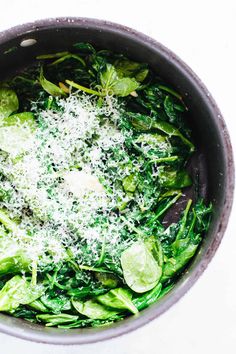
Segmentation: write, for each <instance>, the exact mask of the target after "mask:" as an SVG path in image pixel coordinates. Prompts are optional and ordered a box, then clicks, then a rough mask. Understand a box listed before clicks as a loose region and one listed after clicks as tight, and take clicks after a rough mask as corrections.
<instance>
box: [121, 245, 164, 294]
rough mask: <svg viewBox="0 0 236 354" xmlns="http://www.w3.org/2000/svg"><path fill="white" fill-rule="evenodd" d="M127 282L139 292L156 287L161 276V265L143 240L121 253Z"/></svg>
mask: <svg viewBox="0 0 236 354" xmlns="http://www.w3.org/2000/svg"><path fill="white" fill-rule="evenodd" d="M121 266H122V269H123V274H124V279H125V282H126V284H127V285H128V286H129V287H130V289H132V290H133V291H135V292H137V293H143V292H146V291H148V290H151V289H152V288H154V287H155V286H156V285H157V284H158V282H159V280H160V277H161V273H162V270H161V267H160V266H159V265H158V263H157V262H156V260H155V259H154V257H153V255H152V253H151V252H150V251H149V250H148V247H147V246H146V245H145V243H144V242H143V241H137V242H135V243H133V244H132V245H131V246H130V247H129V248H127V249H126V250H125V251H124V252H123V253H122V254H121Z"/></svg>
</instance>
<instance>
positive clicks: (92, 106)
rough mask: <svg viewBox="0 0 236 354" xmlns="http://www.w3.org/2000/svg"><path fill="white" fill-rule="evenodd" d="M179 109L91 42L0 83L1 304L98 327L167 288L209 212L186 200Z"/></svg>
mask: <svg viewBox="0 0 236 354" xmlns="http://www.w3.org/2000/svg"><path fill="white" fill-rule="evenodd" d="M157 70H158V68H157ZM187 118H188V119H189V118H191V117H190V116H189V112H188V108H187V107H186V105H185V103H184V101H183V99H182V96H181V95H180V93H179V92H177V91H175V89H174V88H172V87H171V86H170V85H168V84H167V83H165V82H163V80H162V79H161V78H159V77H158V76H157V75H156V74H155V73H154V72H153V71H152V69H151V68H150V67H149V66H148V65H147V64H145V63H140V62H136V61H133V60H130V59H129V58H126V57H125V56H124V55H122V54H120V53H114V52H111V51H109V50H96V49H95V48H94V47H93V46H92V45H91V44H89V43H80V42H79V43H75V44H74V45H73V47H72V48H68V50H67V51H63V52H56V53H43V54H41V55H39V56H38V57H37V58H36V64H34V65H33V66H32V67H30V68H28V69H27V70H25V71H22V72H21V73H18V75H17V76H15V77H14V78H12V79H10V80H8V81H6V82H3V83H2V84H1V85H0V311H3V312H7V313H9V314H11V315H12V316H15V317H19V318H24V319H26V320H28V321H32V322H35V323H41V324H42V323H43V324H45V326H49V327H50V326H57V327H59V328H83V327H99V326H106V325H109V324H110V323H113V322H116V321H120V320H122V319H123V318H125V317H127V316H130V315H132V314H133V315H137V314H138V312H139V311H142V310H143V309H145V308H147V307H148V306H150V305H152V304H154V303H155V302H157V301H159V300H160V299H161V298H162V297H164V296H165V295H166V294H167V293H168V292H169V291H171V289H172V288H173V287H174V286H175V283H176V281H177V280H178V277H179V276H181V273H182V272H183V271H184V270H185V268H186V267H187V266H188V264H189V261H190V260H191V259H192V258H193V257H194V255H195V254H196V252H197V250H198V248H199V245H200V243H201V240H202V238H203V237H204V236H205V235H206V233H207V231H208V228H209V224H210V220H211V213H212V205H211V203H209V205H207V204H206V202H205V201H204V200H203V198H202V196H201V195H198V194H197V193H195V195H194V196H193V197H192V198H193V200H192V199H190V198H189V199H188V200H186V198H184V195H185V192H186V191H187V190H186V188H188V187H190V186H192V185H193V184H197V181H196V179H195V176H193V175H192V174H191V170H190V169H189V167H188V166H189V161H190V160H191V156H192V154H193V153H194V152H195V150H196V149H197V148H196V147H195V145H194V143H193V141H192V135H191V130H190V128H189V127H188V125H187V120H188V119H187ZM195 189H196V190H197V188H195ZM174 208H175V210H174ZM183 208H184V209H183ZM182 209H183V210H182ZM173 210H174V211H173ZM176 210H177V212H176ZM181 210H182V211H181ZM170 215H171V216H172V217H171V218H170V219H171V220H172V221H171V223H170V222H168V221H169V216H170Z"/></svg>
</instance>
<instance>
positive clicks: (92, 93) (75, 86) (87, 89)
mask: <svg viewBox="0 0 236 354" xmlns="http://www.w3.org/2000/svg"><path fill="white" fill-rule="evenodd" d="M66 83H67V84H68V85H70V86H72V87H74V88H76V89H78V90H81V91H84V92H87V93H90V94H91V95H96V96H100V97H101V96H102V94H101V93H100V92H98V91H95V90H92V89H89V88H87V87H84V86H82V85H79V84H77V83H76V82H74V81H70V80H66Z"/></svg>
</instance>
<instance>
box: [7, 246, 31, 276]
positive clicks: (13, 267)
mask: <svg viewBox="0 0 236 354" xmlns="http://www.w3.org/2000/svg"><path fill="white" fill-rule="evenodd" d="M0 247H1V250H0V276H1V275H4V274H15V273H19V272H24V271H29V268H30V265H31V262H32V261H31V259H30V257H29V255H28V254H27V253H26V251H25V250H23V249H21V248H20V246H19V245H17V244H16V243H13V242H9V241H8V242H6V241H4V242H2V241H1V240H0Z"/></svg>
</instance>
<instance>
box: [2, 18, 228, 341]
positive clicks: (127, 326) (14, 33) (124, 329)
mask: <svg viewBox="0 0 236 354" xmlns="http://www.w3.org/2000/svg"><path fill="white" fill-rule="evenodd" d="M68 25H70V26H78V25H81V26H83V27H90V26H92V27H98V28H101V29H109V30H112V31H114V32H121V33H123V34H124V33H126V34H127V35H131V36H132V37H133V38H134V39H138V40H141V41H143V42H146V43H148V45H149V46H151V47H153V48H157V49H158V50H159V51H161V52H162V53H163V54H164V55H165V56H166V57H167V59H168V60H171V61H172V62H173V63H174V64H175V65H176V66H178V67H179V68H180V69H181V71H183V72H185V74H186V75H187V76H189V78H190V79H191V81H192V82H193V83H194V84H195V85H196V86H197V87H198V88H199V89H200V91H201V92H202V94H204V95H205V96H206V97H207V100H208V104H209V106H210V107H211V109H212V111H213V112H214V116H215V117H216V120H218V122H217V124H218V126H219V130H220V133H221V138H222V141H223V143H224V145H223V146H222V148H223V149H224V152H225V160H226V170H227V178H226V182H225V185H226V187H225V188H226V193H225V200H224V207H223V209H222V213H221V217H220V220H219V222H218V227H217V229H216V231H215V235H216V236H215V238H214V239H213V240H212V243H211V244H210V245H209V247H208V250H207V252H206V254H205V257H204V259H202V260H201V261H200V262H199V263H198V264H197V266H196V267H195V268H194V270H192V273H191V277H189V278H187V279H185V280H183V281H182V282H181V281H180V282H179V284H178V286H176V287H175V288H174V289H173V290H172V291H171V292H170V293H169V294H168V295H167V296H166V297H165V298H163V299H162V300H161V301H159V303H158V306H156V307H152V308H149V309H147V310H146V311H145V312H143V313H142V314H141V315H140V317H139V318H137V319H133V318H129V319H127V320H123V321H122V322H120V323H118V324H117V325H116V326H114V327H110V328H108V329H106V330H104V329H103V330H101V331H98V332H95V333H91V334H90V333H86V334H85V333H84V334H80V335H78V334H71V332H69V333H70V335H69V336H67V337H66V336H61V337H59V336H55V333H53V335H52V336H51V335H50V333H48V334H45V333H43V332H41V333H40V332H37V333H36V332H34V331H33V330H31V331H30V333H29V332H27V333H28V334H27V333H25V331H17V329H16V328H10V327H9V326H8V325H4V324H2V323H1V324H0V331H2V332H3V333H6V334H9V335H13V336H15V337H18V338H21V339H25V340H30V341H35V342H40V343H47V344H61V345H69V344H88V343H94V342H97V341H103V340H106V339H110V338H114V337H117V336H120V335H123V334H125V333H128V332H131V331H133V330H135V329H137V328H139V327H141V326H143V325H145V324H147V323H148V322H149V321H151V320H153V319H154V318H157V317H158V316H159V315H161V314H162V313H164V312H165V311H166V310H167V309H169V308H170V307H171V306H172V305H173V304H174V303H176V302H177V301H178V300H179V299H180V298H181V297H182V296H183V295H184V294H185V293H186V292H187V291H188V290H189V289H190V287H191V286H193V284H194V283H195V282H196V280H197V279H198V278H199V276H200V275H201V274H202V273H203V271H204V270H205V269H206V267H207V265H208V264H209V262H210V261H211V259H212V257H213V256H214V254H215V252H216V250H217V248H218V247H219V245H220V242H221V240H222V238H223V235H224V233H225V230H226V227H227V224H228V220H229V216H230V212H231V209H232V204H233V194H234V161H233V151H232V146H231V142H230V137H229V133H228V131H227V128H226V125H225V122H224V119H223V118H222V114H221V112H220V110H219V108H218V106H217V104H216V102H215V101H214V99H213V97H212V96H211V95H210V94H209V91H208V90H207V88H206V86H205V85H204V84H203V83H202V81H201V80H200V79H199V78H198V76H197V75H196V74H195V73H194V72H193V71H192V69H190V67H189V66H188V65H187V64H185V63H184V62H183V61H182V60H181V59H180V58H179V57H178V56H176V55H175V54H174V53H173V52H172V51H170V50H169V49H167V48H166V47H165V46H163V45H162V44H160V43H159V42H157V41H156V40H154V39H152V38H150V37H149V36H147V35H145V34H143V33H140V32H138V31H136V30H133V29H131V28H129V27H126V26H123V25H120V24H116V23H112V22H109V21H104V20H99V19H91V18H81V17H59V18H49V19H43V20H38V21H34V22H30V23H26V24H22V25H18V26H15V27H12V28H10V29H7V30H5V31H3V32H0V44H1V43H4V42H6V41H9V40H10V39H13V38H15V37H18V36H20V35H22V34H25V36H26V37H27V36H28V34H29V33H30V32H31V30H37V28H38V29H42V28H47V27H51V28H52V27H64V26H68ZM154 306H155V305H154ZM66 333H68V332H66ZM69 333H68V334H69ZM61 334H62V333H60V334H59V335H61Z"/></svg>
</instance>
